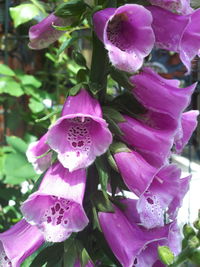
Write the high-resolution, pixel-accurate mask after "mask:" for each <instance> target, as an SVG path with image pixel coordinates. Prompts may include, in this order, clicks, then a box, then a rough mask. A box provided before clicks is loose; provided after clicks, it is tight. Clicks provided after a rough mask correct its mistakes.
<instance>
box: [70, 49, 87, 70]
mask: <svg viewBox="0 0 200 267" xmlns="http://www.w3.org/2000/svg"><path fill="white" fill-rule="evenodd" d="M72 57H73V59H74V61H75V62H76V63H77V64H78V65H80V66H83V67H86V60H85V58H84V56H83V55H82V54H81V53H80V52H78V51H73V53H72Z"/></svg>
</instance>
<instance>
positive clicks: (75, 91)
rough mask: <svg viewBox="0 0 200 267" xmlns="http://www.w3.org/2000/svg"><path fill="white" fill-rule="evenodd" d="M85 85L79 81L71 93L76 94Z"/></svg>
mask: <svg viewBox="0 0 200 267" xmlns="http://www.w3.org/2000/svg"><path fill="white" fill-rule="evenodd" d="M82 87H83V85H82V83H78V84H76V85H75V86H73V87H72V88H71V89H70V90H69V95H71V96H75V95H76V94H78V92H79V91H80V90H81V88H82Z"/></svg>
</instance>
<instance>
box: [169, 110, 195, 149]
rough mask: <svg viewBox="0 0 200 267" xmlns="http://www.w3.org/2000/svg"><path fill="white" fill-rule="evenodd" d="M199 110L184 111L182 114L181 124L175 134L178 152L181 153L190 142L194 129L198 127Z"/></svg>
mask: <svg viewBox="0 0 200 267" xmlns="http://www.w3.org/2000/svg"><path fill="white" fill-rule="evenodd" d="M198 115H199V111H198V110H191V111H188V112H184V113H183V114H182V116H181V125H180V127H179V129H178V130H177V133H176V136H175V141H174V143H175V148H176V151H177V152H178V153H181V152H182V150H183V148H184V147H185V145H186V144H187V143H188V141H189V139H190V137H191V135H192V133H193V131H194V130H195V128H196V127H197V123H198V121H197V117H198Z"/></svg>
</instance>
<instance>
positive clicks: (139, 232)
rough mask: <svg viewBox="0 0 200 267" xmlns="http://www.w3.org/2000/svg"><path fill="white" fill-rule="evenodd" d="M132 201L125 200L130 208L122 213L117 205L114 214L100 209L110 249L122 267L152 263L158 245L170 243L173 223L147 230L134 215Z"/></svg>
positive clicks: (155, 256) (156, 258)
mask: <svg viewBox="0 0 200 267" xmlns="http://www.w3.org/2000/svg"><path fill="white" fill-rule="evenodd" d="M134 201H135V200H130V201H128V202H125V204H126V207H127V206H129V207H130V209H126V208H125V211H123V212H122V211H121V210H120V209H119V208H117V207H115V212H114V213H108V212H107V213H105V212H100V213H99V214H98V216H99V222H100V225H101V228H102V231H103V234H104V236H105V238H106V240H107V242H108V244H109V246H110V248H111V249H112V251H113V253H114V255H115V256H116V258H117V259H118V261H119V262H120V264H121V265H122V266H123V267H132V266H138V267H147V266H148V267H149V266H153V264H154V262H156V261H157V260H158V254H157V246H158V245H161V244H165V245H169V241H170V238H171V237H170V235H171V233H172V232H171V230H172V227H173V225H174V224H175V223H172V224H168V225H166V226H164V227H162V228H157V229H151V230H150V231H149V230H147V229H144V228H143V227H140V226H139V225H138V223H137V222H136V221H135V217H133V215H134V214H135V213H133V212H132V207H133V208H135V207H134V206H135V202H134ZM122 203H123V202H122ZM129 211H131V212H129ZM173 234H176V235H177V233H173ZM154 247H155V248H154ZM149 248H150V251H151V253H150V252H149ZM152 248H153V249H152Z"/></svg>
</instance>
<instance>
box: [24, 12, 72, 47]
mask: <svg viewBox="0 0 200 267" xmlns="http://www.w3.org/2000/svg"><path fill="white" fill-rule="evenodd" d="M69 23H71V22H69V19H63V18H60V17H56V16H55V15H54V14H53V13H51V14H50V15H48V16H47V17H46V18H45V19H43V20H42V21H41V22H39V23H38V24H36V25H34V26H32V27H31V28H30V30H29V39H30V43H29V47H30V48H31V49H43V48H46V47H48V46H49V45H50V44H52V43H54V42H55V41H56V40H58V39H59V38H60V36H62V35H63V34H64V32H63V31H59V30H57V29H55V28H54V27H53V25H55V26H65V25H66V24H69Z"/></svg>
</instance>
